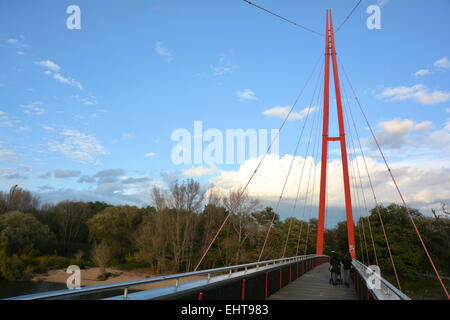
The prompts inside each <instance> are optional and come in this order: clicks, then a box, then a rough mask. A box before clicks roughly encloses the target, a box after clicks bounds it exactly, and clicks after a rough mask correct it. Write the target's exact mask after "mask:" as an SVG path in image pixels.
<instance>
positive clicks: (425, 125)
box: [414, 121, 434, 131]
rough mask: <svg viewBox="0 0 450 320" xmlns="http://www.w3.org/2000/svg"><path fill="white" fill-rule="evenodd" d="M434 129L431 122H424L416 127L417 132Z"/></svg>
mask: <svg viewBox="0 0 450 320" xmlns="http://www.w3.org/2000/svg"><path fill="white" fill-rule="evenodd" d="M433 127H434V125H433V123H432V122H431V121H422V122H420V123H418V124H416V125H414V130H415V131H424V130H430V129H432V128H433Z"/></svg>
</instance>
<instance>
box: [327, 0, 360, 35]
mask: <svg viewBox="0 0 450 320" xmlns="http://www.w3.org/2000/svg"><path fill="white" fill-rule="evenodd" d="M361 2H362V0H359V1H358V3H357V4H356V5H355V6H354V7H353V9H352V11H350V13H349V14H348V15H347V17H346V18H345V19H344V21H342V23H341V24H340V25H339V27H338V28H337V29H336V32H335V33H334V34H336V33H337V32H338V31H339V29H340V28H341V27H342V26H343V25H344V24H345V23H346V22H347V20H348V19H350V17H351V16H352V14H353V12H354V11H355V10H356V8H357V7H358V6H359V5H360V4H361Z"/></svg>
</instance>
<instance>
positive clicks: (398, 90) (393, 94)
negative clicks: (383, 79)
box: [378, 84, 450, 105]
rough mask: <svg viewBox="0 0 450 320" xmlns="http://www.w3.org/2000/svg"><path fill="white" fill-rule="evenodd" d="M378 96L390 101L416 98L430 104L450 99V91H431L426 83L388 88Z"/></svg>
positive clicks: (419, 101)
mask: <svg viewBox="0 0 450 320" xmlns="http://www.w3.org/2000/svg"><path fill="white" fill-rule="evenodd" d="M378 98H381V99H387V100H388V101H405V100H414V101H416V102H417V103H421V104H426V105H430V104H437V103H442V102H446V101H449V100H450V92H443V91H440V90H434V91H433V92H430V90H429V89H428V88H426V87H425V86H424V85H422V84H416V85H414V86H411V87H405V86H401V87H395V88H387V89H385V90H384V91H383V92H381V93H380V94H378Z"/></svg>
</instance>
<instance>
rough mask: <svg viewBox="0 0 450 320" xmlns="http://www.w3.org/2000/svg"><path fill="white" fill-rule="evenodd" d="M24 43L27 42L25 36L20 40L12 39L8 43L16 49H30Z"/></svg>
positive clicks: (19, 38) (20, 37) (21, 36)
mask: <svg viewBox="0 0 450 320" xmlns="http://www.w3.org/2000/svg"><path fill="white" fill-rule="evenodd" d="M23 41H25V36H24V35H22V34H21V35H20V36H19V37H18V38H11V39H8V40H7V41H6V42H7V43H8V44H10V45H13V46H15V47H20V48H26V47H28V45H27V44H26V43H24V42H23Z"/></svg>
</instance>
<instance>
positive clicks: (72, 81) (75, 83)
mask: <svg viewBox="0 0 450 320" xmlns="http://www.w3.org/2000/svg"><path fill="white" fill-rule="evenodd" d="M53 78H54V79H55V80H58V81H59V82H61V83H64V84H68V85H70V86H73V87H77V88H78V89H80V90H83V86H82V85H81V83H79V82H78V81H76V80H75V79H73V78H72V77H63V76H62V75H61V74H59V73H55V74H54V75H53Z"/></svg>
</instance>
